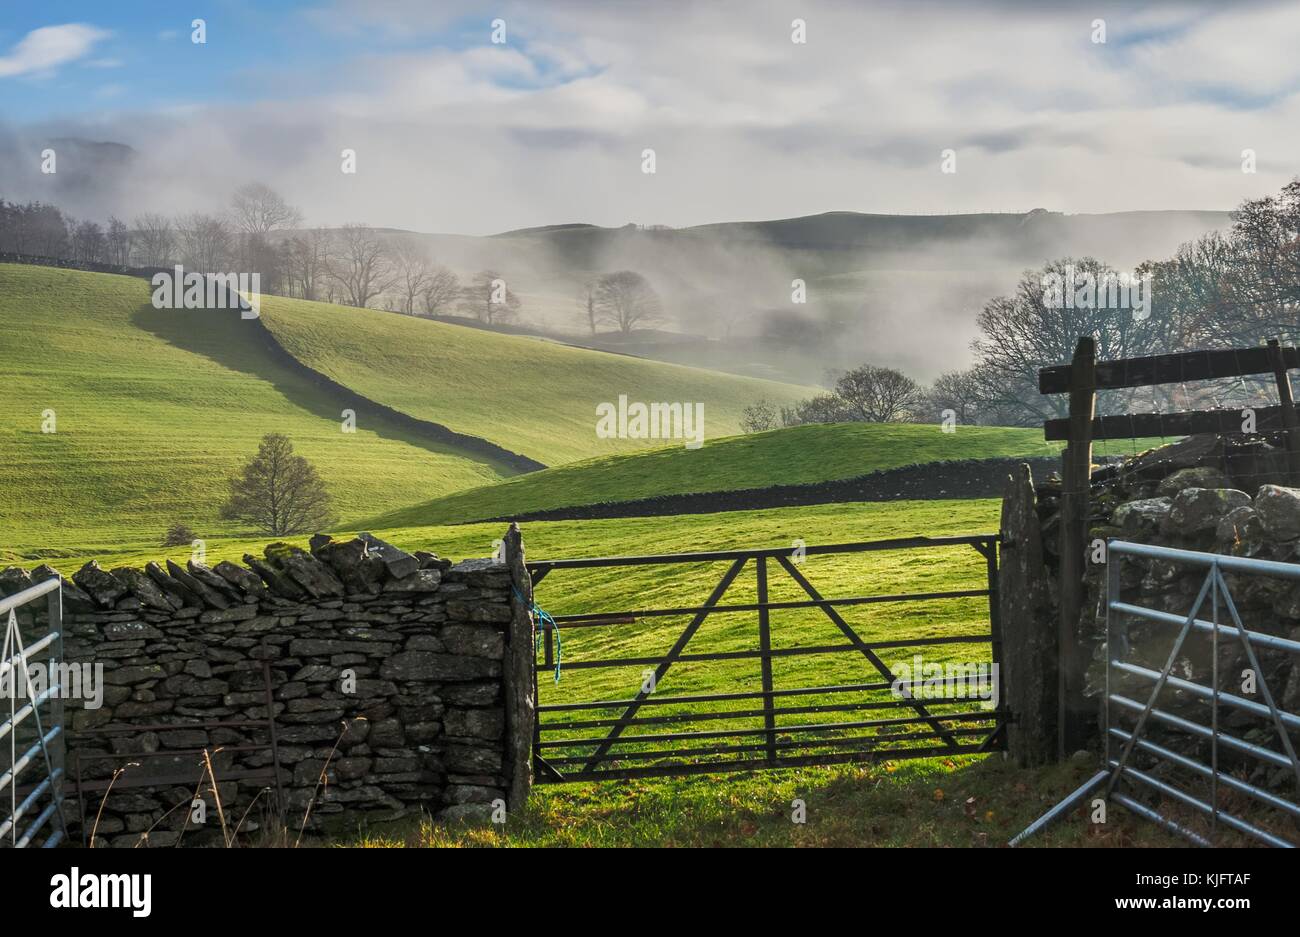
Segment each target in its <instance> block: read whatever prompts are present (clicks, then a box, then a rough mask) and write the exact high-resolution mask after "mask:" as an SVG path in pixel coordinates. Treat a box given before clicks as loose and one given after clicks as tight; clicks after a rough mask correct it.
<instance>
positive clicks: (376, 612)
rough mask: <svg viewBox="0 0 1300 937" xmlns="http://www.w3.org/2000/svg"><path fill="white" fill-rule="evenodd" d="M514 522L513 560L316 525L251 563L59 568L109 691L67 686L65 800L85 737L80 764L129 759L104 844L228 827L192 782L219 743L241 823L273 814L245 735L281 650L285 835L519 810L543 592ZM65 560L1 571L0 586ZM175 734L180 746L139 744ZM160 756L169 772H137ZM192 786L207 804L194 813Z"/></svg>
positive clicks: (106, 820) (102, 768)
mask: <svg viewBox="0 0 1300 937" xmlns="http://www.w3.org/2000/svg"><path fill="white" fill-rule="evenodd" d="M505 540H506V556H505V561H504V562H501V561H497V560H492V559H471V560H466V561H464V562H461V563H456V564H453V563H452V562H450V561H449V560H445V559H441V558H439V557H438V556H436V555H433V554H431V553H424V552H416V553H407V552H405V551H403V550H401V549H398V548H397V547H395V546H393V545H391V544H388V543H385V542H383V541H381V540H378V539H376V538H374V537H371V536H370V535H368V534H361V535H360V536H359V537H358V538H356V539H353V540H347V541H336V540H332V539H331V538H329V537H324V536H317V537H313V538H312V541H311V549H310V551H307V550H302V549H300V548H297V547H292V546H289V545H287V544H283V543H275V544H271V545H270V546H268V547H266V549H265V551H264V555H263V556H261V557H258V556H252V555H246V556H245V557H244V565H238V564H235V563H231V562H221V563H217V564H215V565H214V566H212V567H211V568H209V567H207V566H204V565H202V564H199V563H196V562H193V561H191V562H189V563H188V564H186V565H185V566H181V565H179V564H176V563H173V562H170V561H169V562H167V563H165V564H158V563H149V564H147V565H146V566H145V567H144V569H143V570H139V569H133V568H123V569H113V570H111V571H110V570H104V569H101V568H100V567H99V566H98V564H96V563H94V562H91V563H88V564H87V565H86V566H84V567H82V568H81V569H80V570H79V571H77V572H76V573H74V574H73V575H72V577H71V581H70V582H69V581H66V580H65V582H64V590H63V607H64V626H65V627H64V631H65V634H66V643H65V659H66V660H67V661H69V662H75V663H81V662H87V663H91V664H102V666H103V690H104V698H103V705H102V706H101V707H99V708H84V706H83V704H82V702H81V701H68V703H67V707H68V708H67V724H68V729H69V730H70V733H71V738H70V742H69V752H68V757H67V764H68V772H69V778H70V783H69V785H68V786H67V788H66V791H67V794H68V796H69V803H72V804H75V803H76V798H75V787H74V785H73V784H72V783H71V781H72V780H75V777H76V772H77V761H78V759H77V757H76V755H77V753H80V756H81V757H80V772H81V776H82V778H83V780H85V781H95V780H100V781H101V782H102V781H104V780H106V779H109V778H111V776H112V773H113V771H114V769H119V768H122V767H123V766H126V765H129V764H131V762H133V761H135V762H136V764H134V765H132V766H130V767H126V770H125V772H124V773H122V774H121V776H120V778H119V780H118V781H117V782H116V784H115V786H114V789H113V790H112V791H110V793H109V794H108V796H107V797H104V796H103V794H102V793H100V792H94V793H92V794H88V795H87V796H86V798H85V802H86V805H87V811H88V813H89V814H90V816H91V818H92V822H93V817H94V813H95V812H96V811H97V810H98V809H99V806H100V802H101V799H102V800H103V815H102V817H101V818H100V820H99V824H98V835H99V837H101V838H102V839H103V840H104V842H105V843H106V844H111V845H120V846H133V845H136V844H138V843H139V842H140V840H141V834H142V833H143V832H145V831H146V830H151V832H150V833H149V835H148V842H149V844H151V845H169V844H171V843H174V842H175V841H176V840H177V838H178V837H179V836H180V833H181V830H182V827H183V826H184V827H185V829H184V835H183V842H184V843H186V844H202V843H208V842H211V841H213V840H214V839H216V840H218V841H220V839H221V837H222V832H221V828H220V826H221V825H220V822H219V819H218V816H217V813H218V811H217V804H216V800H215V798H214V797H213V796H212V794H211V792H210V791H209V790H208V788H209V787H211V784H210V783H204V784H199V783H198V782H199V779H200V778H201V777H202V776H203V768H202V764H203V752H204V751H206V752H207V753H208V755H209V756H210V757H211V759H212V763H213V766H214V767H213V774H214V775H215V779H216V781H217V786H218V790H219V792H220V800H221V805H220V806H221V812H222V813H224V815H225V817H226V821H227V827H228V828H229V827H233V826H235V825H236V823H237V822H238V820H239V819H240V818H243V825H242V827H241V833H244V834H253V835H256V834H257V833H258V832H259V831H262V832H268V831H270V832H274V828H275V826H276V824H275V820H274V818H275V814H276V811H274V810H268V809H267V808H268V807H270V806H272V805H273V804H274V803H275V800H276V798H275V795H274V786H273V784H272V782H271V781H269V780H268V779H266V778H265V777H261V778H258V777H256V774H257V773H258V772H259V769H260V773H262V774H265V773H266V772H267V770H268V769H269V767H270V765H271V760H272V756H271V753H270V752H269V751H266V750H257V751H240V750H239V749H241V748H244V747H250V746H257V745H259V744H262V743H267V742H269V740H270V739H269V727H268V726H266V724H265V721H266V718H267V700H266V689H265V676H264V674H265V673H266V671H267V668H268V667H269V674H270V682H271V710H272V712H273V714H274V722H275V732H276V742H277V746H278V752H279V761H280V764H281V766H282V771H281V783H282V785H283V791H284V808H285V809H284V814H285V815H284V819H285V826H286V827H287V830H288V835H289V838H290V841H292V840H293V839H294V838H296V836H297V834H298V831H299V829H300V828H302V827H303V826H304V817H306V818H307V819H306V820H305V828H306V829H307V830H308V831H309V832H311V831H321V830H327V831H338V832H347V831H352V832H355V831H356V830H357V829H358V827H359V826H361V825H363V824H365V823H368V822H371V821H374V820H381V819H394V818H399V817H402V816H406V815H411V814H419V813H427V814H429V815H432V816H434V817H436V818H440V819H444V820H450V819H459V818H483V817H485V816H487V815H489V814H490V813H491V811H492V809H493V808H492V804H493V803H494V802H496V803H498V805H499V803H500V802H502V801H504V802H505V803H506V805H507V808H508V809H515V808H518V807H519V806H521V805H522V803H523V801H524V799H526V797H527V794H528V790H529V782H530V778H531V765H530V761H529V759H530V748H531V745H530V743H531V737H532V697H531V692H530V690H531V676H532V661H533V653H532V649H533V644H532V622H531V618H530V616H529V611H528V610H529V607H530V601H529V600H530V595H531V593H530V591H529V588H528V585H529V584H528V579H527V573H526V571H525V569H524V565H523V544H522V541H521V538H520V536H519V532H518V528H516V527H513V526H512V528H511V530H510V531H509V532H508V533H507V535H506V538H505ZM57 575H59V574H58V573H57V571H55V570H53V569H51V568H50V567H48V566H42V567H38V568H37V569H36V570H34V571H32V572H31V573H27V572H25V571H23V570H20V569H17V568H10V569H6V570H3V571H0V592H3V593H4V594H13V593H14V592H17V591H19V590H21V589H22V588H25V587H26V586H29V585H31V584H32V583H33V582H36V581H43V580H45V579H48V578H50V577H52V576H57ZM29 608H30V609H31V610H30V611H28V612H27V615H28V620H27V622H26V624H27V626H28V627H27V628H25V629H24V634H25V635H26V636H30V635H32V634H39V633H40V628H41V627H42V621H41V620H40V619H41V613H40V612H39V611H38V609H43V608H44V603H43V602H38V603H37V605H36V606H32V607H29ZM33 614H35V616H36V620H32V615H33ZM32 628H34V629H35V630H28V629H32ZM254 721H256V722H259V723H260V724H259V725H256V726H235V727H231V726H220V727H209V728H204V727H203V726H202V725H201V723H212V722H225V723H231V722H234V723H238V722H254ZM169 725H176V726H182V727H185V728H182V729H178V730H173V729H165V728H161V727H162V726H169ZM121 727H125V728H126V729H127V731H124V732H116V731H112V732H105V731H104V730H105V729H115V728H121ZM173 750H174V751H177V752H178V753H179V752H183V754H177V755H176V756H171V755H168V756H167V757H141V756H144V755H152V753H167V752H170V751H173ZM93 755H107V756H109V757H106V758H93V757H91V756H93ZM133 756H134V757H133ZM146 772H147V773H150V774H166V775H167V779H168V780H167V783H164V784H162V785H161V786H150V787H148V788H139V787H134V786H132V785H131V784H129V783H127V780H128V779H133V778H134V779H139V778H141V777H143V775H144V774H145V773H146ZM250 773H251V774H253V775H254V777H251V778H245V777H244V775H248V774H250ZM196 787H198V788H200V794H201V796H202V797H203V798H204V800H205V809H206V813H207V821H206V823H205V824H204V825H203V826H198V827H196V826H195V825H194V824H192V823H191V824H189V825H188V826H186V823H187V817H188V816H189V813H190V811H189V809H188V806H185V805H189V804H190V803H191V801H192V799H193V797H194V792H195V789H196ZM177 805H182V806H180V807H178V806H177ZM250 806H252V809H251V810H250V809H249V808H250ZM173 808H176V809H173ZM169 811H170V813H169ZM246 811H247V815H246ZM76 812H77V811H76V809H73V810H71V811H70V813H73V814H75V813H76ZM308 814H310V815H309V816H308Z"/></svg>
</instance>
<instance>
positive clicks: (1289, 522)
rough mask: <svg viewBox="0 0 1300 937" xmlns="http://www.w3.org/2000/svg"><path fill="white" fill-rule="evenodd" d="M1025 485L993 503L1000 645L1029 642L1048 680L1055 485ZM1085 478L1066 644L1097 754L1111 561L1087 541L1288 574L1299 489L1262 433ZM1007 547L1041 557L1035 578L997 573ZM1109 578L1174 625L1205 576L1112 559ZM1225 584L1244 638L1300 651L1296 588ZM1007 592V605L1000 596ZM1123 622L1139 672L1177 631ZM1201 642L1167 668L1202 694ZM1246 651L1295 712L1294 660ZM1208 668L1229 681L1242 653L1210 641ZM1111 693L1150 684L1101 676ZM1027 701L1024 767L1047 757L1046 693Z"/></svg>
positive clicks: (1051, 705)
mask: <svg viewBox="0 0 1300 937" xmlns="http://www.w3.org/2000/svg"><path fill="white" fill-rule="evenodd" d="M1025 476H1026V478H1025V479H1024V480H1023V481H1021V482H1020V484H1019V485H1017V484H1016V483H1015V480H1012V482H1011V483H1010V484H1009V487H1008V490H1007V494H1006V497H1005V499H1004V524H1003V536H1004V538H1006V542H1004V543H1003V557H1004V560H1003V569H1004V573H1003V577H1004V578H1003V583H1002V585H1003V592H1004V598H1003V607H1004V622H1005V625H1006V627H1007V628H1008V629H1009V631H1010V634H1009V635H1008V642H1009V643H1011V644H1015V642H1016V641H1017V640H1019V641H1020V642H1022V644H1023V642H1025V641H1028V640H1038V650H1037V651H1034V652H1033V653H1035V654H1037V655H1038V664H1039V670H1040V672H1047V671H1049V670H1051V671H1053V672H1054V669H1055V665H1056V641H1055V638H1054V633H1055V631H1056V629H1057V627H1058V626H1057V619H1058V614H1059V613H1058V605H1057V602H1058V598H1059V587H1058V581H1057V575H1058V554H1059V526H1058V517H1059V515H1058V506H1059V499H1060V480H1059V477H1057V476H1051V477H1048V478H1046V479H1042V480H1040V481H1038V482H1037V484H1033V483H1032V482H1031V481H1029V480H1028V477H1027V476H1028V473H1027V472H1026V473H1025ZM1091 481H1092V484H1091V492H1090V517H1089V525H1088V533H1087V543H1086V544H1085V547H1088V548H1089V550H1088V554H1087V555H1088V560H1089V562H1088V566H1087V573H1086V576H1085V585H1086V593H1085V595H1086V599H1085V603H1084V610H1083V613H1082V615H1081V616H1080V621H1079V622H1078V624H1077V627H1076V628H1075V629H1074V632H1073V634H1072V639H1073V640H1074V641H1075V642H1076V643H1077V647H1078V649H1079V652H1080V659H1081V660H1082V661H1084V662H1085V667H1086V672H1085V673H1084V675H1083V680H1082V686H1083V697H1084V698H1083V700H1082V701H1081V705H1082V707H1083V709H1084V712H1085V713H1086V716H1087V717H1088V735H1089V738H1090V739H1092V744H1093V745H1094V746H1099V745H1100V738H1099V733H1098V727H1099V725H1100V718H1099V717H1100V714H1101V709H1102V705H1103V703H1104V689H1105V678H1106V668H1105V659H1106V653H1105V651H1106V649H1105V640H1106V615H1105V611H1106V605H1105V583H1106V569H1107V562H1108V560H1109V562H1114V561H1115V560H1114V558H1107V557H1105V555H1104V554H1101V555H1097V554H1096V553H1095V552H1094V550H1093V548H1094V547H1095V545H1096V543H1097V541H1105V540H1107V539H1109V538H1115V539H1120V540H1127V541H1131V542H1136V543H1148V544H1158V545H1162V546H1169V547H1176V548H1181V549H1187V550H1196V551H1204V552H1212V553H1222V554H1225V555H1234V556H1251V557H1258V558H1261V559H1269V560H1277V561H1281V562H1287V563H1297V562H1300V488H1296V487H1291V486H1290V485H1289V482H1290V481H1291V479H1289V478H1288V476H1287V472H1286V462H1285V458H1284V454H1283V451H1282V449H1281V441H1280V440H1279V439H1276V438H1273V437H1269V436H1253V437H1230V436H1194V437H1188V438H1187V439H1185V440H1182V441H1180V442H1177V443H1174V444H1172V445H1168V446H1164V447H1161V448H1158V449H1155V450H1151V451H1149V452H1146V453H1142V454H1140V455H1138V456H1135V457H1133V458H1131V459H1127V460H1125V461H1123V462H1121V463H1118V464H1114V465H1110V466H1106V467H1104V468H1101V469H1094V471H1093V473H1092V480H1091ZM1025 505H1030V506H1031V509H1032V511H1033V513H1034V515H1036V518H1037V524H1032V523H1026V524H1021V525H1019V526H1016V525H1013V524H1008V522H1007V519H1008V518H1015V517H1017V516H1022V515H1024V513H1025ZM1017 550H1019V551H1022V552H1023V553H1028V554H1031V555H1038V556H1041V557H1042V559H1041V561H1040V560H1034V561H1033V562H1032V563H1031V564H1030V565H1031V567H1032V566H1036V567H1037V574H1036V575H1035V574H1034V572H1033V570H1032V569H1030V570H1024V569H1021V568H1020V567H1019V566H1017V565H1016V564H1015V563H1014V562H1013V563H1012V564H1011V565H1010V566H1009V565H1008V562H1007V560H1008V557H1009V556H1010V558H1011V559H1012V560H1013V561H1014V560H1015V556H1014V555H1013V554H1014V552H1015V551H1017ZM1021 565H1023V564H1021ZM1121 569H1122V577H1121V586H1122V590H1123V591H1122V594H1123V596H1124V598H1125V599H1126V600H1127V601H1131V602H1134V603H1135V604H1141V605H1144V606H1146V607H1150V608H1155V609H1159V610H1161V611H1167V612H1173V613H1177V614H1180V615H1186V614H1187V613H1188V612H1189V611H1190V609H1191V606H1192V603H1193V602H1194V600H1195V598H1196V594H1197V592H1198V590H1199V589H1200V586H1201V583H1202V582H1203V580H1204V578H1205V570H1204V569H1203V568H1202V569H1198V568H1196V567H1191V566H1187V565H1185V564H1173V563H1168V562H1164V561H1158V560H1144V559H1138V558H1134V557H1125V558H1123V563H1122V566H1121ZM1008 577H1010V578H1008ZM1226 578H1227V581H1228V585H1229V588H1230V590H1231V593H1232V595H1233V598H1234V600H1235V602H1236V604H1237V607H1238V610H1239V612H1240V614H1241V616H1242V619H1243V621H1244V623H1245V624H1246V626H1247V627H1248V628H1250V629H1251V630H1256V631H1263V632H1266V633H1269V634H1274V635H1279V636H1282V637H1287V638H1291V639H1293V640H1300V584H1298V583H1296V582H1294V581H1287V580H1283V579H1277V578H1269V577H1263V576H1257V575H1240V576H1236V575H1228V576H1227V577H1226ZM1007 592H1014V593H1015V594H1014V595H1010V596H1008V595H1006V593H1007ZM1199 617H1201V618H1203V619H1206V620H1208V619H1209V618H1210V617H1211V610H1210V607H1209V606H1208V605H1207V606H1206V607H1205V608H1204V610H1203V612H1202V614H1201V615H1200V616H1199ZM1220 620H1221V621H1223V620H1226V611H1223V610H1221V611H1220ZM1125 624H1126V625H1127V627H1128V633H1129V640H1130V649H1129V652H1128V653H1127V654H1126V655H1125V659H1126V660H1130V661H1132V662H1134V663H1137V664H1140V665H1142V666H1145V667H1148V668H1151V669H1155V670H1160V669H1162V668H1163V667H1164V664H1165V661H1166V660H1167V658H1168V656H1169V652H1170V650H1171V648H1172V646H1173V640H1174V638H1175V637H1176V631H1175V630H1174V629H1171V628H1170V626H1168V625H1161V624H1154V623H1148V622H1145V621H1143V620H1140V619H1134V618H1130V619H1128V620H1127V621H1126V622H1125ZM1206 644H1208V638H1207V639H1206V640H1205V641H1200V640H1199V639H1198V640H1191V641H1189V644H1188V645H1187V650H1186V651H1185V653H1183V654H1182V655H1181V656H1180V659H1179V660H1178V662H1177V665H1176V668H1177V671H1178V675H1179V676H1182V677H1184V678H1186V679H1189V680H1193V681H1196V682H1199V683H1202V684H1205V685H1209V683H1210V673H1211V670H1212V665H1213V661H1212V659H1211V658H1210V655H1209V652H1208V651H1207V649H1206V647H1203V646H1202V645H1206ZM1022 650H1023V648H1022ZM1257 653H1258V655H1259V661H1260V666H1261V670H1262V674H1260V677H1261V679H1262V680H1264V681H1266V682H1267V684H1268V686H1269V687H1270V689H1271V690H1272V692H1273V695H1274V697H1275V698H1276V700H1277V702H1278V704H1279V705H1280V706H1281V707H1282V708H1284V709H1288V710H1290V711H1292V712H1300V661H1297V660H1296V659H1295V656H1294V655H1290V654H1287V653H1285V652H1278V651H1267V650H1264V649H1258V651H1257ZM1218 664H1219V672H1220V674H1224V675H1229V676H1230V677H1231V679H1232V680H1234V681H1236V682H1238V683H1239V682H1240V681H1239V679H1238V678H1239V675H1240V674H1241V673H1242V672H1243V671H1244V670H1246V669H1247V668H1248V666H1249V664H1248V661H1247V659H1246V657H1245V653H1244V651H1243V649H1242V648H1241V646H1240V644H1239V643H1237V642H1235V641H1233V642H1229V641H1226V640H1224V641H1222V642H1221V645H1220V649H1219V662H1218ZM1018 682H1019V681H1017V680H1014V679H1012V677H1010V676H1009V677H1008V689H1009V691H1010V692H1012V693H1013V694H1014V693H1015V692H1016V690H1017V687H1016V683H1018ZM1221 685H1222V686H1223V688H1224V689H1225V690H1227V691H1228V692H1237V693H1238V694H1239V695H1240V689H1239V688H1238V687H1237V686H1236V685H1235V684H1234V685H1232V686H1229V685H1228V684H1227V683H1226V682H1225V683H1223V684H1221ZM1116 686H1120V687H1122V692H1124V693H1125V694H1126V695H1128V696H1130V697H1133V698H1145V694H1144V693H1143V688H1144V687H1145V690H1146V693H1149V691H1150V688H1151V685H1150V684H1149V683H1147V684H1143V683H1142V682H1141V681H1134V682H1132V683H1129V682H1125V681H1119V682H1118V683H1117V682H1116V679H1115V677H1114V675H1112V687H1113V688H1114V687H1116ZM1021 689H1022V690H1023V689H1024V688H1023V687H1021ZM1030 696H1031V697H1032V698H1033V699H1034V700H1035V701H1036V702H1037V703H1038V704H1039V705H1040V706H1041V708H1039V709H1031V710H1028V711H1027V710H1024V709H1021V710H1020V715H1021V716H1022V720H1021V721H1022V722H1026V723H1028V726H1029V732H1028V738H1026V737H1025V736H1026V733H1025V732H1022V733H1021V734H1022V738H1021V739H1020V741H1021V742H1022V748H1021V751H1020V752H1019V753H1018V757H1020V759H1021V760H1022V761H1030V762H1032V761H1041V760H1044V758H1045V757H1050V756H1049V752H1050V749H1051V748H1052V747H1053V746H1054V734H1055V721H1056V714H1055V709H1056V703H1057V696H1056V694H1055V691H1054V688H1053V687H1050V686H1048V687H1045V688H1043V692H1041V693H1038V694H1037V695H1036V696H1035V695H1034V694H1033V693H1032V692H1031V694H1030ZM1256 698H1260V697H1256ZM1261 699H1262V698H1261ZM1169 705H1170V706H1174V707H1175V708H1176V711H1177V708H1179V707H1181V709H1182V711H1183V714H1184V715H1186V716H1187V717H1188V718H1191V719H1194V720H1195V721H1197V722H1200V723H1201V724H1203V725H1208V724H1209V717H1208V712H1207V709H1208V707H1206V706H1204V705H1203V704H1201V703H1199V702H1197V701H1196V700H1194V699H1191V698H1187V699H1178V700H1175V701H1174V702H1172V703H1170V704H1169ZM1013 708H1014V707H1013ZM1221 715H1222V716H1223V718H1224V719H1225V721H1224V722H1223V723H1222V725H1223V727H1224V729H1225V730H1226V731H1228V732H1234V731H1235V732H1238V733H1245V732H1247V731H1250V730H1254V729H1256V728H1257V727H1259V726H1260V725H1261V722H1260V720H1259V719H1258V718H1257V717H1254V716H1247V715H1243V714H1242V713H1240V712H1234V711H1232V710H1231V709H1229V708H1227V707H1224V708H1223V709H1222V710H1221ZM1264 744H1267V743H1266V742H1265V743H1264ZM1220 753H1221V754H1220V757H1221V758H1224V757H1229V756H1225V755H1223V750H1222V749H1220ZM1249 770H1251V771H1257V770H1259V769H1258V766H1257V763H1252V764H1249ZM1267 773H1268V772H1267V771H1265V772H1264V774H1267ZM1265 780H1266V781H1269V782H1273V781H1276V780H1277V779H1276V778H1266V779H1265Z"/></svg>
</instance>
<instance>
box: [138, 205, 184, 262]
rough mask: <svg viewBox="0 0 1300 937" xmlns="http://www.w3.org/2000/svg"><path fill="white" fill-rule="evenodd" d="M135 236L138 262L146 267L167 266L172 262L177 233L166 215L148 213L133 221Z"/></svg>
mask: <svg viewBox="0 0 1300 937" xmlns="http://www.w3.org/2000/svg"><path fill="white" fill-rule="evenodd" d="M132 226H133V227H134V228H135V236H134V238H132V242H133V245H134V248H135V260H136V263H138V264H140V265H141V266H144V267H165V266H167V264H168V263H170V262H171V259H172V253H173V251H174V249H175V239H176V238H175V233H174V232H173V231H172V223H171V221H170V220H168V218H167V217H166V216H165V215H158V214H153V213H146V214H143V215H140V216H138V217H137V218H136V219H135V221H134V222H133V223H132Z"/></svg>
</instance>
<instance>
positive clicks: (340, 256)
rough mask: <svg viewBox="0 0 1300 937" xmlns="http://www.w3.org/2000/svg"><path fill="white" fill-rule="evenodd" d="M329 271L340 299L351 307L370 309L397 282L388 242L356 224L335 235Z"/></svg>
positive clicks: (370, 229) (343, 228) (331, 246)
mask: <svg viewBox="0 0 1300 937" xmlns="http://www.w3.org/2000/svg"><path fill="white" fill-rule="evenodd" d="M329 271H330V277H331V279H333V281H334V282H335V284H337V286H338V288H339V295H340V298H341V299H342V300H343V302H344V303H346V304H347V305H349V306H369V305H370V302H371V300H373V299H375V298H376V297H377V296H381V295H382V294H383V293H384V292H385V291H386V290H387V289H388V288H389V287H390V286H391V285H392V284H393V281H394V279H395V275H394V272H393V262H392V251H391V249H390V248H389V245H388V243H387V242H386V241H385V240H384V239H383V238H381V237H380V236H379V235H378V234H376V233H375V231H374V230H373V229H372V228H369V227H367V226H366V225H364V224H358V223H355V222H352V223H349V224H345V225H344V226H343V227H341V228H339V229H338V231H337V232H335V236H334V241H333V243H332V244H331V245H330V256H329Z"/></svg>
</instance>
